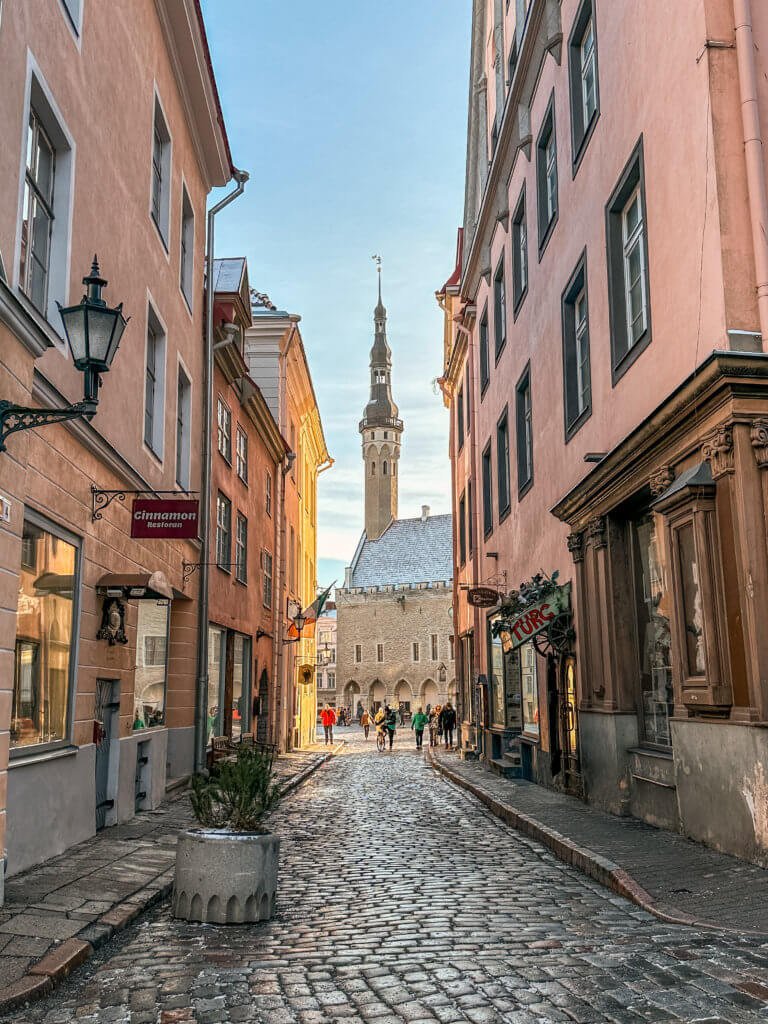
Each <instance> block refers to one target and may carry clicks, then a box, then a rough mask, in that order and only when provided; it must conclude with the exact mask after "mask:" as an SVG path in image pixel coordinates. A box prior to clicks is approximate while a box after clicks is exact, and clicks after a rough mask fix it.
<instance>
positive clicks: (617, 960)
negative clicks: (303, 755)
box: [3, 730, 768, 1024]
mask: <svg viewBox="0 0 768 1024" xmlns="http://www.w3.org/2000/svg"><path fill="white" fill-rule="evenodd" d="M340 732H341V735H342V736H343V735H344V734H345V733H346V738H347V739H348V747H347V749H346V750H345V752H344V753H343V754H342V755H340V756H339V757H337V758H335V759H334V760H332V761H331V762H329V763H328V764H327V765H325V766H324V767H323V768H321V769H320V770H319V771H318V772H317V773H316V774H315V775H314V776H313V777H312V779H311V780H310V781H309V782H308V783H307V784H306V785H305V786H304V787H303V788H302V789H300V790H298V791H296V792H295V793H294V794H292V795H290V796H289V797H287V798H286V799H285V801H284V802H283V804H282V805H281V807H280V808H279V810H278V812H277V813H276V815H275V817H274V820H273V827H274V828H275V829H276V830H277V831H279V833H280V834H281V836H282V837H283V850H282V864H281V882H280V886H279V890H278V910H277V916H276V918H275V919H274V920H273V921H272V922H270V923H269V924H266V925H258V926H252V927H229V928H226V927H213V926H197V925H189V924H184V923H181V922H175V921H173V920H172V919H171V917H170V914H169V906H168V904H167V903H166V904H163V905H162V906H160V907H158V908H157V909H156V910H154V911H153V912H152V913H150V914H149V915H148V916H146V917H145V918H143V919H141V920H140V921H139V922H138V923H137V924H136V925H135V926H134V927H132V928H130V929H128V930H127V931H125V932H124V933H122V934H121V935H120V936H119V937H118V938H116V939H114V940H112V942H111V943H110V944H109V945H107V946H105V947H103V948H102V949H101V950H100V951H99V953H98V954H97V955H96V956H95V957H94V958H93V959H92V960H91V961H90V962H89V963H88V964H87V965H86V966H85V967H84V968H82V969H81V970H80V971H79V972H78V973H77V974H76V975H75V976H74V977H73V978H72V979H70V980H69V981H67V982H65V983H64V984H63V985H62V986H61V987H59V988H58V989H57V990H55V991H54V992H53V994H52V995H51V996H49V997H48V998H47V999H45V1000H44V1001H41V1002H39V1003H37V1004H33V1005H32V1006H31V1007H29V1008H28V1009H26V1010H16V1011H14V1013H13V1014H11V1015H10V1016H7V1017H5V1018H3V1019H4V1020H6V1021H14V1022H15V1024H20V1022H22V1021H23V1022H45V1024H59V1022H61V1024H64V1022H68V1021H72V1020H77V1021H83V1022H91V1021H92V1022H97V1021H98V1022H99V1024H107V1022H118V1021H119V1022H130V1024H150V1022H153V1024H175V1022H193V1021H195V1022H199V1024H203V1022H210V1024H219V1022H222V1024H223V1022H230V1021H231V1022H236V1021H264V1022H269V1024H281V1022H286V1024H287V1022H302V1024H323V1022H330V1021H337V1020H339V1021H340V1020H344V1021H366V1022H368V1021H372V1022H373V1021H375V1022H377V1024H395V1022H401V1021H406V1022H411V1024H414V1022H419V1021H443V1022H452V1021H474V1022H478V1024H480V1022H494V1021H499V1022H506V1024H545V1022H547V1024H548V1022H554V1021H577V1022H579V1024H602V1022H608V1021H611V1022H620V1024H640V1022H642V1021H645V1022H656V1024H661V1022H671V1021H681V1020H682V1021H688V1022H691V1021H708V1022H712V1024H713V1022H715V1021H717V1022H723V1021H728V1022H731V1024H750V1022H755V1024H757V1022H766V1021H768V945H765V946H763V945H761V943H760V940H759V939H755V938H754V937H748V936H743V937H742V936H738V935H736V934H727V933H721V932H714V931H695V930H691V929H689V928H685V927H681V926H670V925H665V924H663V923H662V922H660V921H658V920H656V919H655V918H653V917H651V916H650V915H649V914H647V913H645V912H643V911H640V910H638V909H637V908H636V907H635V906H633V905H632V904H630V903H628V902H626V901H624V900H623V899H621V898H618V897H615V896H613V894H612V893H610V892H609V891H608V890H606V889H603V888H602V887H601V886H599V885H598V884H596V883H594V882H592V881H590V880H589V879H587V878H586V877H584V876H582V875H581V874H580V873H578V872H577V871H575V870H573V869H572V868H570V867H567V866H566V865H564V864H562V863H561V862H560V861H558V860H557V859H556V858H555V857H554V856H552V855H551V854H550V853H548V852H547V851H545V850H544V848H542V847H540V846H538V845H537V844H536V843H533V842H531V841H529V840H527V839H524V838H522V837H521V836H520V835H518V834H517V833H515V832H513V831H512V830H511V829H509V828H508V827H507V826H505V825H504V824H502V823H501V822H499V821H498V820H497V819H496V818H494V817H493V816H492V815H491V814H490V813H489V812H487V811H486V810H485V809H484V808H483V807H482V806H481V805H480V804H479V803H478V802H477V801H476V800H475V798H474V797H472V796H470V795H468V794H466V793H464V792H463V791H461V790H459V789H457V788H454V787H453V786H452V785H450V784H449V783H447V782H446V781H444V780H443V779H442V778H440V776H438V775H437V773H435V772H434V771H432V770H431V769H430V768H428V767H427V766H426V763H425V760H424V758H423V756H421V755H417V754H416V752H415V751H414V750H413V739H412V733H410V732H409V731H408V730H401V731H400V732H399V733H398V738H397V740H396V745H395V746H396V749H395V751H394V753H393V754H391V755H390V754H384V755H379V754H377V753H376V750H375V747H374V745H373V742H372V740H369V741H368V743H367V744H364V743H363V742H362V734H361V733H359V732H358V731H352V732H348V731H346V730H341V731H340ZM398 748H399V749H398Z"/></svg>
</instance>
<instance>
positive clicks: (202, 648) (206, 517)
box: [194, 170, 248, 775]
mask: <svg viewBox="0 0 768 1024" xmlns="http://www.w3.org/2000/svg"><path fill="white" fill-rule="evenodd" d="M233 177H234V180H235V181H236V182H237V187H236V188H235V189H233V191H232V192H230V193H228V194H227V195H226V196H224V198H223V199H222V200H221V202H219V203H217V204H216V205H215V206H212V207H211V209H210V210H209V211H208V238H207V246H206V253H205V275H206V276H205V303H206V306H205V360H204V367H203V465H202V470H201V482H200V539H201V541H202V546H201V548H200V576H199V581H200V582H199V589H198V601H197V686H196V690H195V758H194V770H195V774H196V775H197V774H199V773H200V772H201V771H202V770H203V768H204V767H205V745H206V729H205V721H206V695H207V693H208V606H209V595H208V582H209V577H210V565H209V563H210V560H211V559H210V549H211V430H212V424H213V412H212V410H213V252H214V219H215V217H216V214H217V213H220V212H221V210H223V209H224V207H225V206H229V204H230V203H232V202H234V200H235V199H237V198H238V196H241V195H242V194H243V192H244V191H245V183H246V182H247V181H248V172H247V171H238V170H235V171H234V174H233Z"/></svg>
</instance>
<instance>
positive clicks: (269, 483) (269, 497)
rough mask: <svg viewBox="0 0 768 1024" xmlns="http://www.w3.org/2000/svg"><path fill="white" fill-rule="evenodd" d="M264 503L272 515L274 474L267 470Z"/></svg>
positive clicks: (268, 513)
mask: <svg viewBox="0 0 768 1024" xmlns="http://www.w3.org/2000/svg"><path fill="white" fill-rule="evenodd" d="M264 505H265V508H266V512H267V515H268V516H271V515H272V474H271V473H270V472H269V470H267V478H266V490H265V500H264Z"/></svg>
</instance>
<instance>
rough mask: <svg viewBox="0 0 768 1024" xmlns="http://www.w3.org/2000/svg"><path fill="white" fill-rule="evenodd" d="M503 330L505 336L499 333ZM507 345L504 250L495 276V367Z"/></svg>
mask: <svg viewBox="0 0 768 1024" xmlns="http://www.w3.org/2000/svg"><path fill="white" fill-rule="evenodd" d="M500 328H503V334H500V333H499V330H500ZM506 344H507V265H506V260H505V259H504V252H503V250H502V253H501V256H499V262H498V263H497V264H496V272H495V274H494V275H493V359H494V362H493V365H494V366H498V365H499V359H500V358H501V354H502V352H503V351H504V348H505V346H506Z"/></svg>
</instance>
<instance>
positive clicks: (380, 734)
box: [376, 729, 387, 754]
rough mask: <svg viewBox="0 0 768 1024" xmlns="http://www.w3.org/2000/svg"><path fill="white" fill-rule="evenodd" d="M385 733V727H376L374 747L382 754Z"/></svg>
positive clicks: (385, 739) (384, 747) (385, 741)
mask: <svg viewBox="0 0 768 1024" xmlns="http://www.w3.org/2000/svg"><path fill="white" fill-rule="evenodd" d="M386 733H387V730H386V729H377V730H376V749H377V750H378V752H379V753H380V754H383V753H384V751H385V750H386V749H387V736H386Z"/></svg>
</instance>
